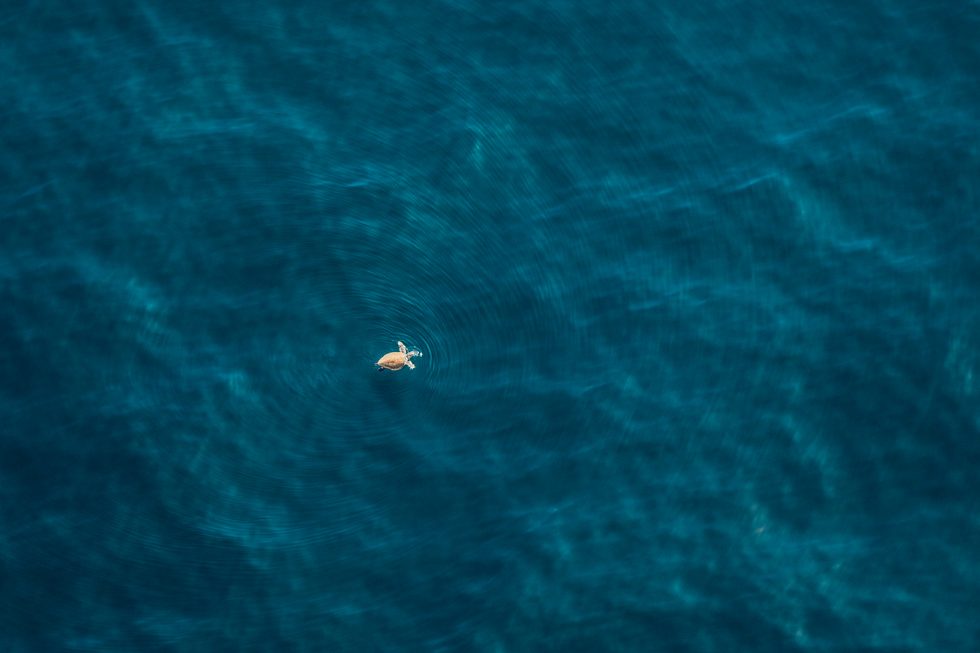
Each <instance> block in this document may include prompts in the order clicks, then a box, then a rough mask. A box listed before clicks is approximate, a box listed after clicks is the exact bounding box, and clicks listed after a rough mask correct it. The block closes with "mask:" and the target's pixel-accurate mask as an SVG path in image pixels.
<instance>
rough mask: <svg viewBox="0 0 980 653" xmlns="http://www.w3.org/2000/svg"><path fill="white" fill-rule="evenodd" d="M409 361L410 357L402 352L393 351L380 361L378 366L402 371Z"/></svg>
mask: <svg viewBox="0 0 980 653" xmlns="http://www.w3.org/2000/svg"><path fill="white" fill-rule="evenodd" d="M407 361H408V356H406V355H405V354H403V353H401V352H400V351H393V352H390V353H387V354H385V355H384V356H382V357H381V358H380V359H378V362H377V365H379V366H380V367H384V368H385V369H389V370H400V369H401V368H403V367H405V363H406V362H407Z"/></svg>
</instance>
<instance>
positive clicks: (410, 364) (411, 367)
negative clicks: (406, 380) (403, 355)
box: [405, 361, 415, 370]
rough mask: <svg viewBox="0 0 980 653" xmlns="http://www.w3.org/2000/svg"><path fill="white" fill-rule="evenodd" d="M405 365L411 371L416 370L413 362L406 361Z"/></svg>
mask: <svg viewBox="0 0 980 653" xmlns="http://www.w3.org/2000/svg"><path fill="white" fill-rule="evenodd" d="M405 364H406V365H408V367H409V369H412V370H414V369H415V363H413V362H412V361H405Z"/></svg>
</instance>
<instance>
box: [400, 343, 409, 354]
mask: <svg viewBox="0 0 980 653" xmlns="http://www.w3.org/2000/svg"><path fill="white" fill-rule="evenodd" d="M398 351H400V352H401V353H403V354H404V353H405V352H406V351H408V350H407V349H406V347H405V343H404V342H402V341H401V340H399V341H398Z"/></svg>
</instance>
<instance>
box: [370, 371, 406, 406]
mask: <svg viewBox="0 0 980 653" xmlns="http://www.w3.org/2000/svg"><path fill="white" fill-rule="evenodd" d="M395 374H396V373H395V372H392V371H391V370H386V369H384V368H383V367H379V368H378V370H377V371H376V372H372V373H371V375H370V377H369V378H370V383H371V389H372V390H373V391H374V394H375V396H377V398H378V399H379V400H380V401H381V402H382V403H383V404H384V405H386V406H388V407H389V408H391V409H392V410H394V411H396V412H398V411H400V410H401V409H402V404H403V403H404V397H403V396H402V395H403V394H404V393H403V392H402V391H401V390H400V389H399V388H400V384H399V383H397V379H396V378H395V377H394V375H395Z"/></svg>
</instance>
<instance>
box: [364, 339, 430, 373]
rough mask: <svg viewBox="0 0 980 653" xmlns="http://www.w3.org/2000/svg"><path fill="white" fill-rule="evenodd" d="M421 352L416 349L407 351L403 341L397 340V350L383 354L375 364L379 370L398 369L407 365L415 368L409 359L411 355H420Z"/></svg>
mask: <svg viewBox="0 0 980 653" xmlns="http://www.w3.org/2000/svg"><path fill="white" fill-rule="evenodd" d="M421 355H422V352H420V351H419V350H417V349H413V350H412V351H408V349H407V348H406V347H405V343H404V342H402V341H401V340H399V341H398V351H393V352H390V353H387V354H385V355H384V356H382V357H381V358H379V359H378V362H377V363H375V365H377V366H378V369H379V370H400V369H401V368H403V367H405V366H406V365H408V366H409V367H410V368H411V369H413V370H414V369H415V364H414V363H413V362H412V361H411V360H410V359H411V358H412V356H421Z"/></svg>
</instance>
